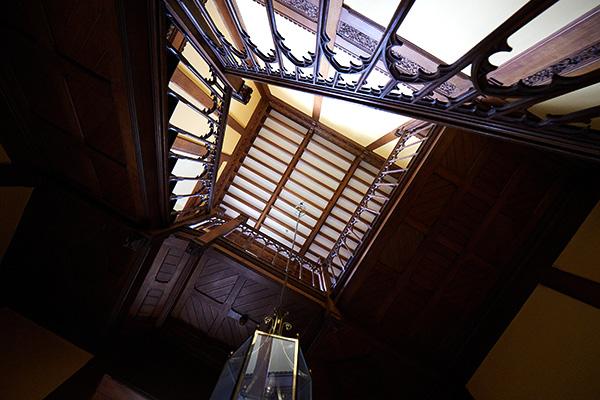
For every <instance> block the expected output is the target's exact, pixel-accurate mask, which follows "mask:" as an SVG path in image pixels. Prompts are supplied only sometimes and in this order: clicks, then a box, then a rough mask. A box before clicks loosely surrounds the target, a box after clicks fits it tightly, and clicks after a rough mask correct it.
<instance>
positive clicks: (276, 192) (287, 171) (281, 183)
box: [255, 129, 314, 229]
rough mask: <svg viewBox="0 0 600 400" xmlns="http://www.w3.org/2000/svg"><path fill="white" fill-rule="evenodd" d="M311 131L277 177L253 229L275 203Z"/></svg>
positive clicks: (306, 143)
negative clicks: (275, 183) (275, 184)
mask: <svg viewBox="0 0 600 400" xmlns="http://www.w3.org/2000/svg"><path fill="white" fill-rule="evenodd" d="M313 133H314V130H313V129H311V130H309V131H308V133H307V134H306V136H304V139H303V140H302V142H301V143H300V146H298V149H296V153H295V154H294V157H293V158H292V159H291V160H290V162H289V163H288V166H287V168H286V169H285V172H284V173H283V175H282V176H281V179H279V183H278V184H277V187H276V188H275V190H274V191H273V194H272V195H271V198H270V199H269V201H268V202H267V205H266V206H265V209H264V210H263V212H262V213H261V215H260V217H259V218H258V221H256V225H255V229H260V226H261V225H262V223H263V222H264V220H265V218H266V217H267V214H268V213H269V211H270V210H271V207H272V206H273V204H274V203H275V200H277V198H278V197H279V194H280V193H281V190H282V189H283V187H284V186H285V184H286V182H287V181H288V179H289V177H290V175H291V174H292V172H293V171H294V169H295V168H296V164H298V161H300V157H302V153H303V152H304V149H305V148H306V146H308V143H309V142H310V140H311V139H312V136H313Z"/></svg>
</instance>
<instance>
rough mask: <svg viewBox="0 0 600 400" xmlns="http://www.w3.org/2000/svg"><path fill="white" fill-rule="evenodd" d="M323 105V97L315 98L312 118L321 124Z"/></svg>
mask: <svg viewBox="0 0 600 400" xmlns="http://www.w3.org/2000/svg"><path fill="white" fill-rule="evenodd" d="M322 105H323V96H315V98H314V100H313V110H312V117H313V119H314V120H315V121H317V122H319V119H320V118H321V106H322Z"/></svg>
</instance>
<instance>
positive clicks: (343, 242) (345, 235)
mask: <svg viewBox="0 0 600 400" xmlns="http://www.w3.org/2000/svg"><path fill="white" fill-rule="evenodd" d="M432 129H433V127H432V126H431V125H430V124H426V123H424V124H420V125H417V126H415V127H413V128H411V129H406V130H400V131H398V132H396V134H397V135H398V136H399V140H398V143H396V145H395V146H394V149H393V150H392V152H391V153H390V155H389V156H388V158H387V160H386V161H385V163H384V164H383V166H382V167H381V169H380V170H379V173H378V174H377V177H376V178H375V180H374V181H373V183H372V184H371V186H370V187H369V189H368V190H367V192H366V193H365V195H364V197H363V199H362V200H361V202H360V204H359V206H358V207H357V208H356V210H355V211H354V214H352V216H351V217H350V220H349V221H348V223H347V224H346V226H345V227H344V230H343V231H342V234H341V235H340V236H339V238H338V240H337V241H336V242H335V244H334V245H333V248H332V249H331V251H330V252H329V255H328V256H327V258H326V260H325V265H326V266H327V268H329V269H330V273H331V275H332V276H334V277H335V279H336V280H339V278H340V276H341V275H342V274H343V273H344V272H345V271H346V270H348V269H349V267H350V266H351V265H352V263H353V262H354V260H355V257H356V256H357V255H358V254H360V252H359V251H357V249H359V248H360V247H361V246H362V245H363V243H365V239H366V238H368V237H369V233H370V232H371V230H372V229H373V228H374V227H375V226H377V224H378V222H379V219H380V218H381V217H382V216H384V215H386V214H387V212H388V210H387V206H388V203H389V201H390V199H392V198H394V197H395V195H396V192H397V190H398V188H399V187H401V186H402V183H403V182H404V181H405V179H404V178H405V176H407V173H408V172H409V171H411V169H412V168H413V166H414V165H415V160H417V157H416V156H417V155H418V154H420V153H421V151H422V150H421V149H422V148H423V146H422V145H423V143H424V142H425V141H427V140H429V138H430V135H431V132H432ZM411 138H414V139H413V140H410V139H411ZM406 152H408V153H410V154H406ZM406 159H410V162H409V163H408V165H407V166H406V167H400V166H399V165H398V164H397V162H398V161H401V160H406ZM365 213H366V214H372V215H373V216H374V218H372V220H371V222H370V223H368V224H367V223H365V219H364V218H361V215H362V214H365ZM359 223H360V224H362V225H363V226H365V227H366V228H365V229H366V232H363V233H359V231H357V230H356V229H355V226H356V225H357V224H359ZM349 239H351V241H352V242H358V245H356V247H355V248H352V247H351V246H352V245H351V244H350V243H351V241H350V240H349Z"/></svg>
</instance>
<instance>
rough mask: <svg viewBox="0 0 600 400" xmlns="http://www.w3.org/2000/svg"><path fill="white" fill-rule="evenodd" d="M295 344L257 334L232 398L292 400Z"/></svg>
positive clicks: (295, 354)
mask: <svg viewBox="0 0 600 400" xmlns="http://www.w3.org/2000/svg"><path fill="white" fill-rule="evenodd" d="M297 349H298V341H297V340H296V339H288V338H284V337H281V336H275V335H269V334H266V333H263V332H257V333H256V336H255V341H254V344H253V346H252V348H251V350H250V351H251V353H250V357H249V359H248V362H247V364H246V366H245V368H244V371H243V375H242V377H241V380H242V381H241V383H240V384H239V386H238V391H237V393H236V395H235V396H234V398H235V399H236V400H242V399H257V400H258V399H261V400H263V399H264V400H267V399H269V400H270V399H273V400H288V399H289V400H292V399H294V390H295V376H294V375H295V370H296V366H297Z"/></svg>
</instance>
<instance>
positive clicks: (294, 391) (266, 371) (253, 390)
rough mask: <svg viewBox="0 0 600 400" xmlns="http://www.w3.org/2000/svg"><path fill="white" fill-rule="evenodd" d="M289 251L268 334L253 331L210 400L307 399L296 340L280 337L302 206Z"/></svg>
mask: <svg viewBox="0 0 600 400" xmlns="http://www.w3.org/2000/svg"><path fill="white" fill-rule="evenodd" d="M295 208H296V212H297V216H296V226H295V228H294V236H293V239H292V251H291V253H290V256H289V257H288V259H287V263H286V266H285V276H284V281H283V285H282V287H281V292H280V295H279V301H278V304H277V306H276V307H275V309H274V310H273V315H270V316H267V317H265V324H267V325H268V326H269V329H268V332H263V331H260V330H256V331H255V332H254V335H253V336H251V337H250V338H248V339H247V340H246V341H245V342H244V343H243V344H242V345H241V346H240V347H239V348H238V349H237V350H236V351H235V352H234V353H233V354H232V355H231V357H230V358H229V359H228V360H227V362H226V363H225V367H224V368H223V371H222V372H221V375H220V376H219V380H218V381H217V385H216V386H215V389H214V390H213V393H212V396H211V397H210V399H211V400H246V399H248V400H310V399H312V380H311V377H310V371H309V370H308V367H307V365H306V362H305V360H304V356H303V355H302V351H301V350H300V343H299V340H298V339H297V338H289V337H286V336H283V332H284V330H285V331H289V330H291V329H292V325H291V324H290V323H289V322H287V321H286V320H285V318H286V317H287V315H288V313H287V312H286V311H284V310H283V300H284V295H285V290H286V288H287V283H288V277H289V267H290V261H291V258H292V257H294V247H295V245H296V235H297V233H298V224H299V223H300V218H302V216H303V215H304V214H305V207H304V204H303V203H300V204H298V205H297V206H296V207H295Z"/></svg>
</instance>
